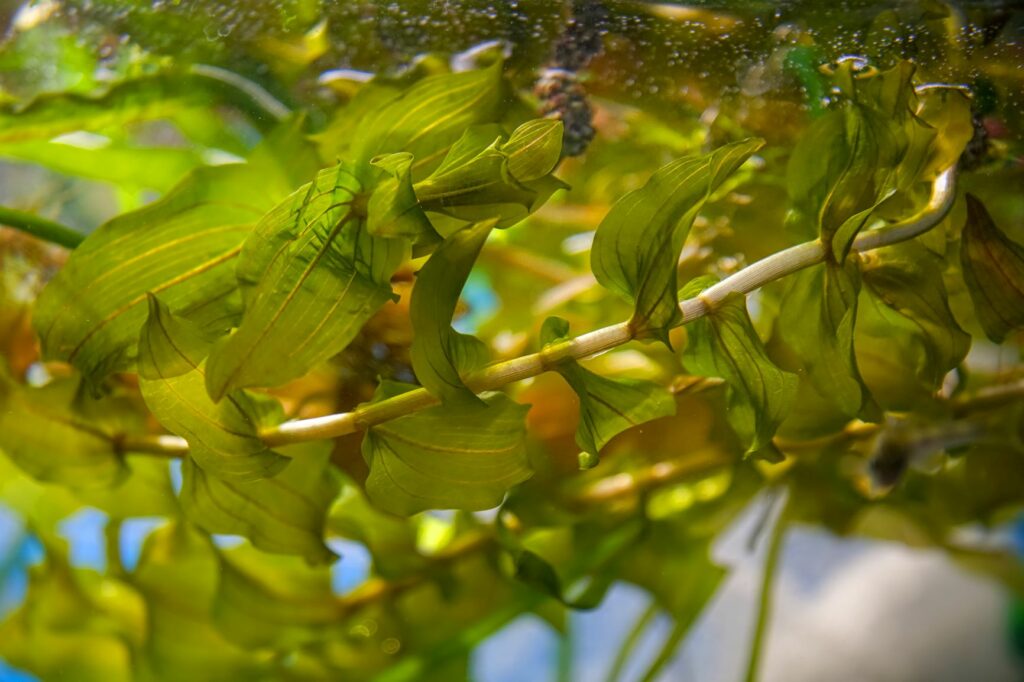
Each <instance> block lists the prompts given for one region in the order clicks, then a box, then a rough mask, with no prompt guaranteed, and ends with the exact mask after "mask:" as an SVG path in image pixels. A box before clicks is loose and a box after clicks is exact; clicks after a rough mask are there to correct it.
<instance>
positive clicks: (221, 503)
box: [181, 448, 338, 563]
mask: <svg viewBox="0 0 1024 682" xmlns="http://www.w3.org/2000/svg"><path fill="white" fill-rule="evenodd" d="M321 449H322V448H321ZM182 473H183V475H184V476H183V484H182V489H181V505H182V508H183V509H184V511H185V516H186V517H188V519H189V520H190V521H192V523H194V524H196V525H197V526H199V527H200V528H202V529H203V530H205V531H207V532H208V533H225V534H230V535H241V536H243V537H246V538H248V539H249V540H250V541H252V543H253V545H255V546H256V547H258V548H260V549H262V550H264V551H266V552H271V553H274V554H292V555H297V556H301V557H304V558H305V559H306V560H307V561H308V562H310V563H323V562H326V561H330V560H331V559H333V558H334V554H333V553H332V552H331V551H330V550H329V549H327V547H326V546H325V545H324V520H325V518H326V516H327V510H328V508H329V507H330V505H331V503H332V502H333V501H334V497H335V496H336V495H337V493H338V480H337V478H336V477H335V476H334V474H333V472H332V471H331V470H330V468H329V466H328V463H327V455H326V453H320V454H309V453H303V454H302V455H301V456H298V457H296V458H295V459H293V460H291V461H289V462H288V463H287V466H286V467H285V469H284V471H282V472H281V473H279V474H277V475H276V476H274V477H273V478H265V479H261V480H258V481H250V482H237V481H229V480H225V479H220V478H217V477H215V476H212V475H210V474H208V473H206V472H205V471H203V469H202V468H201V467H200V466H198V465H197V464H196V463H195V462H193V461H191V460H186V461H185V464H184V467H183V469H182Z"/></svg>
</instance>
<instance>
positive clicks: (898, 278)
mask: <svg viewBox="0 0 1024 682" xmlns="http://www.w3.org/2000/svg"><path fill="white" fill-rule="evenodd" d="M942 267H943V265H942V260H941V259H940V258H938V257H937V256H936V255H935V254H933V253H931V252H930V251H928V250H927V249H926V248H924V247H923V246H920V245H918V244H914V243H913V242H908V243H906V244H899V245H896V246H893V247H890V248H887V249H883V250H881V251H878V252H876V253H875V254H873V257H869V258H868V259H867V263H866V266H865V267H863V268H862V270H861V274H862V277H863V281H864V284H865V285H866V290H867V291H870V292H871V293H872V294H873V295H874V296H876V297H877V298H878V299H879V300H881V301H882V302H883V303H885V305H887V306H888V307H889V308H891V309H892V310H894V311H895V312H897V313H899V314H900V315H901V316H903V317H905V318H906V319H907V320H909V321H910V322H912V323H913V324H914V325H915V326H917V328H918V336H919V337H920V338H921V339H922V341H923V342H924V344H925V353H924V356H923V357H921V358H920V359H919V365H918V367H916V368H915V371H916V374H917V376H918V377H919V378H920V379H921V380H922V381H923V383H924V384H925V385H927V386H930V387H931V388H932V390H933V391H934V390H935V389H938V387H939V386H940V385H941V383H942V379H943V377H944V376H945V375H946V373H947V372H949V371H950V370H951V369H953V368H954V367H956V366H957V365H959V364H960V362H961V361H963V359H964V357H965V356H966V355H967V351H968V350H970V347H971V337H970V335H969V334H967V333H966V332H965V331H964V330H962V329H961V328H960V326H959V325H958V324H957V322H956V319H955V318H954V317H953V313H952V311H951V310H950V309H949V302H948V297H947V294H946V286H945V284H944V283H943V281H942Z"/></svg>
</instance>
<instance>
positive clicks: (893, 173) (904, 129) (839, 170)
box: [787, 61, 944, 262]
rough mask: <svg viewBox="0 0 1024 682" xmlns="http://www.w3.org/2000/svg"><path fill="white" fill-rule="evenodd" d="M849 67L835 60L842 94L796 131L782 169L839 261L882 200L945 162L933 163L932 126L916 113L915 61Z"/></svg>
mask: <svg viewBox="0 0 1024 682" xmlns="http://www.w3.org/2000/svg"><path fill="white" fill-rule="evenodd" d="M852 68H853V67H852V63H851V62H845V63H843V64H841V65H840V68H839V69H838V70H837V72H836V73H835V76H834V80H835V82H836V84H837V87H838V88H839V90H840V91H841V92H842V95H843V97H844V98H845V99H844V101H843V102H842V105H841V106H840V108H838V109H835V110H833V111H830V112H828V113H826V114H825V115H824V116H822V117H821V118H819V119H818V120H816V121H815V122H814V123H812V124H811V126H810V127H809V128H808V130H807V131H806V133H805V134H804V135H802V136H801V138H800V141H799V142H798V143H797V145H796V147H795V148H794V150H793V154H792V156H791V157H790V163H789V168H788V171H787V175H788V177H787V181H788V186H789V195H790V197H791V199H792V200H793V203H794V205H795V206H796V208H797V211H798V212H799V213H800V214H802V215H803V216H805V217H806V218H808V219H812V220H813V221H814V223H815V225H816V227H817V231H818V234H819V235H820V236H821V237H822V239H823V241H824V242H825V243H826V244H827V245H828V246H829V249H830V250H829V254H830V258H831V259H834V260H835V261H836V262H843V260H844V259H845V258H846V256H847V254H848V253H849V251H850V248H851V246H852V244H853V240H854V238H855V237H856V236H857V234H858V233H859V232H860V231H861V230H862V229H864V228H865V227H866V226H867V225H868V223H869V221H870V220H871V218H872V217H873V215H874V213H875V211H876V209H878V208H879V206H881V204H882V203H883V202H885V201H887V200H889V199H890V197H892V196H893V195H894V194H896V193H897V192H900V191H903V190H907V189H909V188H910V187H912V186H913V185H914V183H916V182H918V181H920V180H922V179H930V178H927V177H926V176H927V175H929V174H933V173H935V172H938V171H941V170H944V167H942V168H937V167H936V162H937V161H941V159H942V157H943V154H942V152H941V151H938V150H935V151H933V146H934V145H935V143H936V131H935V130H934V129H933V128H932V127H931V126H930V125H929V124H928V123H926V122H925V121H923V120H921V119H920V118H918V117H917V116H916V115H915V114H914V109H915V108H916V106H917V97H916V95H915V93H914V85H913V81H912V77H913V74H914V68H915V67H914V65H913V64H911V63H910V62H906V61H904V62H900V63H899V64H897V65H896V66H894V67H893V68H891V69H889V70H887V71H882V72H878V73H877V74H876V75H874V76H862V75H854V73H853V71H852ZM811 216H813V218H811Z"/></svg>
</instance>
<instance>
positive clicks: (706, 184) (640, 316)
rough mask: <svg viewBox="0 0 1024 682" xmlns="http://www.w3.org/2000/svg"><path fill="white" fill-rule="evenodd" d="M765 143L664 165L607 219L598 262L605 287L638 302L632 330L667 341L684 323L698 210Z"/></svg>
mask: <svg viewBox="0 0 1024 682" xmlns="http://www.w3.org/2000/svg"><path fill="white" fill-rule="evenodd" d="M763 144H764V143H763V141H761V140H756V139H749V140H743V141H741V142H734V143H732V144H728V145H725V146H724V147H720V148H719V149H717V150H715V151H713V152H711V153H710V154H706V155H703V156H686V157H683V158H681V159H678V160H676V161H673V162H672V163H670V164H668V165H667V166H664V167H662V168H661V169H659V170H658V171H657V172H655V173H654V175H652V176H651V179H650V180H648V181H647V184H645V185H644V186H643V187H641V188H640V189H638V190H634V191H633V192H630V193H629V194H627V195H625V196H624V197H622V198H621V199H619V200H618V201H617V202H615V205H613V206H612V209H611V211H610V212H609V213H608V215H607V216H606V217H605V219H604V220H602V221H601V224H600V226H598V228H597V234H596V236H595V237H594V245H593V248H592V250H591V256H590V257H591V265H592V268H593V270H594V275H595V276H596V277H597V280H598V281H599V282H600V283H601V284H603V285H604V286H605V287H607V288H609V289H611V290H612V291H615V292H617V293H619V294H622V295H623V296H626V297H627V298H630V299H632V300H633V301H634V302H635V303H636V310H635V312H634V313H633V319H632V322H631V324H632V326H633V328H634V330H635V331H637V332H638V333H642V334H654V335H657V336H659V337H662V338H665V339H666V340H667V336H666V330H667V329H669V328H670V327H672V326H675V325H678V324H679V322H680V320H681V319H682V317H681V313H680V312H679V301H678V299H677V298H676V292H677V290H678V288H679V287H678V286H677V283H676V268H677V263H678V261H679V254H680V252H681V251H682V248H683V242H684V241H686V236H687V235H688V234H689V231H690V227H691V226H692V225H693V221H694V219H695V218H696V217H697V212H698V211H700V209H701V207H702V206H703V205H704V202H706V201H707V200H708V198H709V197H710V196H711V194H712V193H713V192H714V191H715V190H716V189H717V188H718V187H719V186H720V185H721V184H722V183H723V182H724V181H725V180H726V179H727V178H728V177H729V176H730V175H731V174H732V173H733V172H734V171H735V170H736V169H738V168H739V167H740V166H741V165H742V164H743V162H744V161H746V160H747V159H748V158H750V156H751V155H752V154H753V153H754V152H756V151H757V150H758V149H760V148H761V146H762V145H763Z"/></svg>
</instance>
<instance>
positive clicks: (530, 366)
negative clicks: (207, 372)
mask: <svg viewBox="0 0 1024 682" xmlns="http://www.w3.org/2000/svg"><path fill="white" fill-rule="evenodd" d="M955 180H956V169H955V168H949V169H947V170H946V171H945V172H943V173H942V174H941V175H939V177H938V178H936V179H935V181H934V183H933V184H932V195H931V198H930V200H929V202H928V205H927V206H926V207H925V208H924V209H923V210H922V211H921V212H920V213H918V214H917V215H916V216H914V217H913V218H910V219H908V220H905V221H901V222H899V223H895V224H893V225H890V226H888V227H885V228H881V229H878V230H871V231H869V232H865V233H862V234H861V235H859V236H858V237H857V239H856V240H855V241H854V243H853V250H855V251H870V250H872V249H877V248H881V247H883V246H889V245H891V244H896V243H898V242H902V241H906V240H908V239H912V238H914V237H916V236H918V235H920V234H923V233H924V232H927V231H928V230H929V229H931V228H932V227H934V226H935V225H937V224H938V223H939V222H941V221H942V219H943V218H945V217H946V214H947V213H949V210H950V208H951V207H952V205H953V200H954V198H955V196H956V182H955ZM825 254H826V248H825V246H824V245H823V244H822V243H821V242H820V241H817V240H815V241H812V242H806V243H804V244H798V245H797V246H793V247H791V248H788V249H785V250H784V251H780V252H778V253H776V254H773V255H771V256H768V257H767V258H764V259H762V260H759V261H757V262H756V263H753V264H751V265H749V266H748V267H746V268H744V269H743V270H740V271H739V272H737V273H736V274H734V275H732V276H730V277H727V278H726V279H724V280H722V281H721V282H719V283H718V284H716V285H714V286H712V287H710V288H708V289H706V290H705V291H703V292H701V293H700V294H699V295H697V296H696V297H694V298H691V299H687V300H685V301H682V302H681V303H680V304H679V307H680V309H681V310H682V313H683V324H685V323H687V322H692V321H693V320H696V319H698V318H700V317H703V316H705V315H707V314H708V313H709V312H710V311H711V310H713V309H714V308H715V307H716V306H717V305H719V304H720V303H721V302H722V301H723V300H725V298H727V297H728V296H730V295H732V294H748V293H750V292H752V291H755V290H756V289H759V288H761V287H763V286H764V285H766V284H769V283H771V282H774V281H776V280H778V279H781V278H783V277H785V276H787V275H790V274H792V273H794V272H797V271H799V270H803V269H804V268H807V267H809V266H811V265H815V264H817V263H821V262H822V261H824V259H825ZM632 340H633V332H632V330H631V329H630V326H629V323H628V322H620V323H618V324H614V325H611V326H608V327H603V328H601V329H597V330H595V331H592V332H588V333H586V334H583V335H581V336H577V337H576V338H574V339H568V340H566V341H563V342H561V343H557V344H553V345H551V346H547V347H545V348H544V350H542V351H540V352H537V353H530V354H529V355H524V356H521V357H518V358H514V359H512V360H506V361H504V362H498V363H495V364H493V365H490V366H488V367H485V368H483V369H481V370H478V371H476V372H473V373H471V374H469V375H468V376H466V377H465V381H466V385H467V386H469V387H470V388H471V389H472V390H473V391H475V392H477V393H483V392H485V391H493V390H497V389H499V388H501V387H502V386H504V385H506V384H510V383H513V382H515V381H521V380H523V379H527V378H529V377H534V376H537V375H538V374H542V373H544V372H546V371H547V370H549V369H551V368H552V367H553V366H554V365H555V364H556V363H558V362H559V361H561V360H564V359H568V358H573V359H577V360H578V359H581V358H586V357H589V356H591V355H596V354H597V353H601V352H603V351H606V350H610V349H612V348H615V347H617V346H621V345H623V344H625V343H628V342H629V341H632ZM438 402H439V401H438V399H437V398H435V397H434V396H433V395H431V394H430V393H428V392H427V391H426V389H423V388H418V389H415V390H413V391H409V392H407V393H403V394H401V395H399V396H396V397H394V398H389V399H387V400H383V401H381V402H379V403H373V404H370V405H363V406H361V407H358V408H356V409H355V410H353V411H352V412H344V413H341V414H331V415H326V416H324V417H314V418H312V419H300V420H296V421H291V422H285V423H284V424H281V425H279V426H276V427H273V428H270V429H267V430H265V431H264V432H263V433H262V437H263V440H264V441H265V442H266V443H267V444H268V445H270V446H276V445H286V444H289V443H300V442H305V441H311V440H325V439H330V438H337V437H339V436H345V435H348V434H350V433H355V432H357V431H362V430H365V429H367V428H369V427H371V426H373V425H375V424H380V423H382V422H386V421H390V420H392V419H397V418H398V417H403V416H405V415H407V414H411V413H413V412H416V411H418V410H422V409H424V408H427V407H431V406H433V405H437V404H438ZM158 438H159V439H160V441H159V442H156V441H153V440H151V439H147V438H145V437H141V438H140V437H134V438H131V439H130V441H129V439H125V450H126V451H133V452H151V453H161V454H168V455H171V456H176V455H178V454H180V453H183V452H186V451H187V449H188V446H187V444H186V443H185V441H184V440H182V439H179V438H176V437H173V436H159V437H158ZM129 444H130V445H131V446H133V447H128V446H129Z"/></svg>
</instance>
